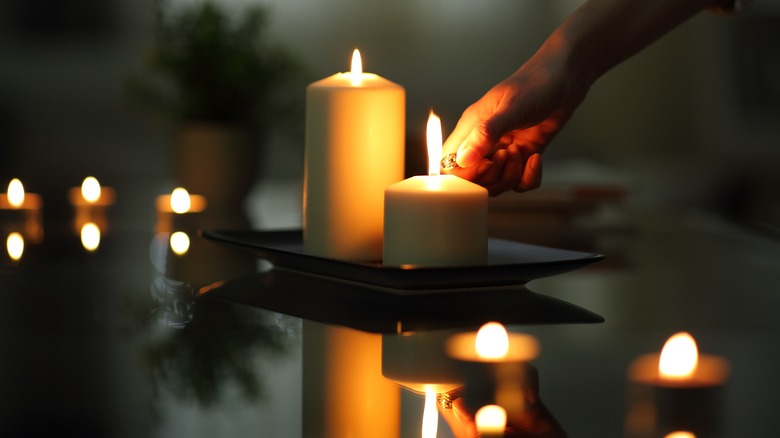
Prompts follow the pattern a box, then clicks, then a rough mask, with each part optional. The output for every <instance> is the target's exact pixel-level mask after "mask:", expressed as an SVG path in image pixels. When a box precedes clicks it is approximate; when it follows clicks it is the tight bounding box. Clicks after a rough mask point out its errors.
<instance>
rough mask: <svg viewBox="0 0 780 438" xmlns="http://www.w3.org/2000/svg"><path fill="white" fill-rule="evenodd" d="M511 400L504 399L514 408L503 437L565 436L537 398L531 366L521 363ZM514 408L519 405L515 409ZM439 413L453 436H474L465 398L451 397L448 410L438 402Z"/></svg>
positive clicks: (537, 382)
mask: <svg viewBox="0 0 780 438" xmlns="http://www.w3.org/2000/svg"><path fill="white" fill-rule="evenodd" d="M512 395H513V396H514V397H516V399H515V400H507V402H508V403H507V404H511V405H514V406H515V407H516V408H515V409H511V410H510V409H508V412H507V426H506V430H505V432H504V436H505V437H506V438H565V437H566V436H567V435H566V432H565V431H564V430H563V428H561V425H560V424H559V423H558V421H557V420H556V419H555V418H554V417H553V415H552V413H550V411H549V410H548V409H547V407H546V406H545V405H544V404H543V403H542V401H541V399H540V398H539V372H538V371H537V369H536V368H535V367H533V366H531V365H528V364H526V365H525V366H524V373H523V378H522V385H521V387H519V388H517V390H516V391H513V393H512ZM517 407H520V408H519V409H517ZM439 412H440V413H441V415H442V417H444V419H445V420H446V421H447V424H448V425H449V426H450V429H452V432H453V434H454V435H455V437H456V438H474V437H478V436H479V433H478V432H477V426H476V423H475V420H474V412H472V408H471V407H469V405H468V400H466V399H464V398H462V397H460V398H455V400H454V401H453V402H452V407H451V408H450V409H443V408H442V407H441V405H439Z"/></svg>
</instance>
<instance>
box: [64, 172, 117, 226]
mask: <svg viewBox="0 0 780 438" xmlns="http://www.w3.org/2000/svg"><path fill="white" fill-rule="evenodd" d="M115 198H116V193H115V192H114V189H112V188H111V187H104V186H101V185H100V182H99V181H98V180H97V178H95V177H94V176H88V177H86V178H84V181H83V182H82V183H81V187H71V188H70V190H68V201H69V202H70V204H71V205H72V206H73V207H74V208H75V210H76V216H75V218H74V220H73V226H74V229H75V230H76V231H78V232H81V230H83V228H84V226H85V225H86V224H88V223H92V224H94V225H95V226H97V227H98V229H100V230H103V231H106V230H107V229H108V219H107V218H106V209H107V208H108V207H109V206H111V205H113V203H114V199H115Z"/></svg>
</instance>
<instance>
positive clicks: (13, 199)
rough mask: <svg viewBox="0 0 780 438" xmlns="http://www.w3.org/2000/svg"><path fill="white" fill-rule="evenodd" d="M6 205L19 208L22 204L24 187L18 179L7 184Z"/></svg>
mask: <svg viewBox="0 0 780 438" xmlns="http://www.w3.org/2000/svg"><path fill="white" fill-rule="evenodd" d="M8 203H9V204H10V205H11V207H13V208H19V207H21V206H22V205H23V204H24V186H23V185H22V182H21V181H19V179H18V178H14V179H12V180H11V182H10V183H8Z"/></svg>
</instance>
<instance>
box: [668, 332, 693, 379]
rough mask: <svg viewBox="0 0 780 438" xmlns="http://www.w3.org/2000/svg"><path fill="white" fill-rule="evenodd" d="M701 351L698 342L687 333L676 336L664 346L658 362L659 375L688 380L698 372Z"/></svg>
mask: <svg viewBox="0 0 780 438" xmlns="http://www.w3.org/2000/svg"><path fill="white" fill-rule="evenodd" d="M698 360H699V351H698V349H697V347H696V341H695V340H694V339H693V337H692V336H691V335H690V334H688V333H686V332H680V333H676V334H674V335H673V336H672V337H670V338H669V340H667V341H666V344H664V348H663V349H662V350H661V357H660V359H659V361H658V374H659V375H660V376H661V377H664V378H668V379H676V380H677V379H687V378H689V377H691V376H692V375H693V373H694V372H696V365H697V363H698Z"/></svg>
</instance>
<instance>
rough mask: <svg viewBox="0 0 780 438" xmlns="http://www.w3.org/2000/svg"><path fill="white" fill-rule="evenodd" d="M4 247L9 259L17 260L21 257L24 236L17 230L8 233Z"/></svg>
mask: <svg viewBox="0 0 780 438" xmlns="http://www.w3.org/2000/svg"><path fill="white" fill-rule="evenodd" d="M5 248H6V250H7V251H8V256H9V257H11V260H14V261H17V260H19V259H21V258H22V254H23V253H24V237H22V235H21V234H19V233H17V232H13V233H11V234H9V235H8V238H7V239H6V240H5Z"/></svg>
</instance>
